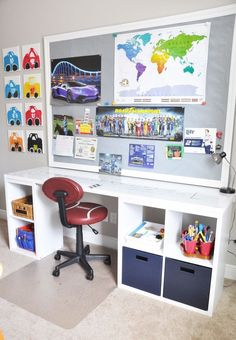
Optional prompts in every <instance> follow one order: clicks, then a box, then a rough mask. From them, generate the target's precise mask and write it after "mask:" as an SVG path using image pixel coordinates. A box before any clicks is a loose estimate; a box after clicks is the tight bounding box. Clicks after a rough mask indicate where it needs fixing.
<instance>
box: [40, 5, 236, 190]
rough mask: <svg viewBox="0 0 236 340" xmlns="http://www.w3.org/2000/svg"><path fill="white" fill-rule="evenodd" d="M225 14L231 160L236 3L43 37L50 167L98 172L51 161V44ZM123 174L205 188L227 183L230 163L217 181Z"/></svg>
mask: <svg viewBox="0 0 236 340" xmlns="http://www.w3.org/2000/svg"><path fill="white" fill-rule="evenodd" d="M227 15H235V22H234V33H233V40H232V54H231V64H230V74H229V87H228V100H227V112H226V126H225V134H224V135H225V139H224V145H223V150H224V151H225V152H226V154H227V159H228V160H229V161H230V159H231V151H232V140H233V127H234V115H235V102H236V63H235V62H233V61H235V60H236V5H229V6H222V7H216V8H212V9H208V10H202V11H196V12H190V13H185V14H180V15H174V16H167V17H163V18H157V19H151V20H145V21H138V22H133V23H127V24H121V25H114V26H106V27H100V28H93V29H88V30H81V31H77V32H71V33H63V34H57V35H51V36H46V37H44V57H45V83H46V112H47V135H48V163H49V166H50V167H58V168H66V169H75V170H82V171H92V172H98V166H97V165H94V166H93V165H83V164H74V163H66V162H58V161H55V160H54V155H53V154H52V152H51V150H52V139H53V138H52V137H53V136H52V106H51V103H50V99H51V63H50V60H51V57H50V43H53V42H59V41H64V40H72V39H78V38H86V37H93V36H98V35H104V34H112V33H114V32H116V33H122V32H126V31H132V30H137V29H139V30H142V29H146V28H147V27H148V28H152V27H153V28H156V27H159V26H165V25H170V24H171V25H173V24H181V23H188V22H192V21H193V18H194V21H197V20H208V19H212V18H217V17H224V16H227ZM122 175H124V176H131V177H140V178H148V179H153V180H161V181H169V182H176V183H185V184H193V185H200V186H207V187H214V188H219V187H221V186H227V185H228V178H229V166H228V163H227V162H223V163H222V171H221V178H220V180H210V179H205V178H196V177H186V176H175V175H173V176H172V175H167V174H158V173H153V172H152V173H149V172H141V171H134V170H127V169H126V170H123V171H122Z"/></svg>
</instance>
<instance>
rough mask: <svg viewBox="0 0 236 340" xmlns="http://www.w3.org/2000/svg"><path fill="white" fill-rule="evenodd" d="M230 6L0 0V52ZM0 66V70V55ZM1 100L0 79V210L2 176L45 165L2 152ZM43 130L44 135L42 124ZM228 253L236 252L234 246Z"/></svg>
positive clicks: (204, 0) (216, 1)
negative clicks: (82, 32) (93, 30)
mask: <svg viewBox="0 0 236 340" xmlns="http://www.w3.org/2000/svg"><path fill="white" fill-rule="evenodd" d="M235 3H236V0H198V1H196V0H188V1H186V0H178V1H176V0H166V1H163V0H146V1H143V2H141V1H137V0H119V1H111V0H100V1H81V0H67V1H64V0H40V1H36V2H32V0H31V1H29V0H20V1H19V0H0V32H1V35H0V48H7V47H11V46H18V45H19V46H21V45H24V44H31V43H37V42H41V44H42V43H43V37H44V36H45V35H51V34H57V33H64V32H72V31H78V30H81V29H86V28H94V27H101V26H109V25H114V24H119V23H127V22H132V21H140V20H145V19H152V18H157V17H162V16H169V15H175V14H180V13H186V12H192V11H196V10H202V9H208V8H212V7H218V6H224V5H229V4H235ZM193 19H194V18H193ZM0 65H1V72H2V55H1V60H0ZM1 74H2V73H1ZM1 98H3V79H2V77H0V113H1V122H2V123H1V124H0V140H1V144H0V159H1V165H0V209H5V195H4V184H3V175H4V173H6V172H10V171H16V170H20V169H27V168H33V167H38V166H45V165H47V154H44V155H37V156H36V155H34V154H28V153H24V154H19V153H13V152H9V151H8V147H7V124H6V118H5V103H4V101H3V100H2V99H1ZM235 131H236V129H235ZM44 132H45V136H46V126H44ZM233 143H234V146H233V155H234V157H233V160H232V162H233V165H234V166H235V167H236V134H234V141H233ZM234 229H236V228H234ZM234 238H236V234H234ZM230 249H231V250H232V251H234V252H236V246H235V245H232V246H231V248H230ZM228 262H229V263H234V264H236V258H235V257H233V256H232V255H231V256H229V259H228Z"/></svg>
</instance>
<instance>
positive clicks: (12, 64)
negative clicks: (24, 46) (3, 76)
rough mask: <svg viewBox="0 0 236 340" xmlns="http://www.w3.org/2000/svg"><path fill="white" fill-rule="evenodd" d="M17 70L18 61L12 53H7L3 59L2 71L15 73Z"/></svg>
mask: <svg viewBox="0 0 236 340" xmlns="http://www.w3.org/2000/svg"><path fill="white" fill-rule="evenodd" d="M18 69H19V59H18V56H17V55H15V53H14V52H13V51H9V52H8V53H7V55H6V56H5V57H4V71H6V72H10V71H17V70H18Z"/></svg>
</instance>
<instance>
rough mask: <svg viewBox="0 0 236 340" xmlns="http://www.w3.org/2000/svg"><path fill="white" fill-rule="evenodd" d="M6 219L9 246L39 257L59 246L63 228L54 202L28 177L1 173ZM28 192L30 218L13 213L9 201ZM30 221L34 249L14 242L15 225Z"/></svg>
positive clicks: (21, 252)
mask: <svg viewBox="0 0 236 340" xmlns="http://www.w3.org/2000/svg"><path fill="white" fill-rule="evenodd" d="M5 190H6V204H7V222H8V236H9V246H10V249H11V250H12V251H15V252H17V253H19V254H23V255H27V256H30V257H33V258H35V259H41V258H43V257H45V256H47V255H49V254H51V253H52V252H53V251H55V250H56V249H59V248H61V247H62V246H63V229H62V227H61V223H60V221H59V218H58V211H57V207H56V206H55V204H53V203H51V202H50V201H49V202H47V201H45V197H43V193H42V192H41V187H40V186H38V185H37V184H35V183H33V182H32V183H30V182H29V181H28V180H22V181H21V180H20V181H19V180H15V179H14V178H11V176H8V175H6V177H5ZM28 195H32V198H33V211H34V219H33V220H31V219H28V218H25V217H19V216H16V215H14V214H13V211H12V204H11V202H12V201H13V200H15V199H19V198H22V197H25V196H28ZM30 223H33V224H34V240H35V252H32V251H30V250H27V249H23V248H20V247H18V245H17V242H16V231H17V228H19V227H22V226H25V225H28V224H30Z"/></svg>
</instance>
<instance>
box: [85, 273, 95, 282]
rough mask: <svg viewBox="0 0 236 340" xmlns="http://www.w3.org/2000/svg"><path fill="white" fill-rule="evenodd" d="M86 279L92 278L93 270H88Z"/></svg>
mask: <svg viewBox="0 0 236 340" xmlns="http://www.w3.org/2000/svg"><path fill="white" fill-rule="evenodd" d="M86 279H87V280H90V281H92V280H93V272H90V273H88V274H87V275H86Z"/></svg>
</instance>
